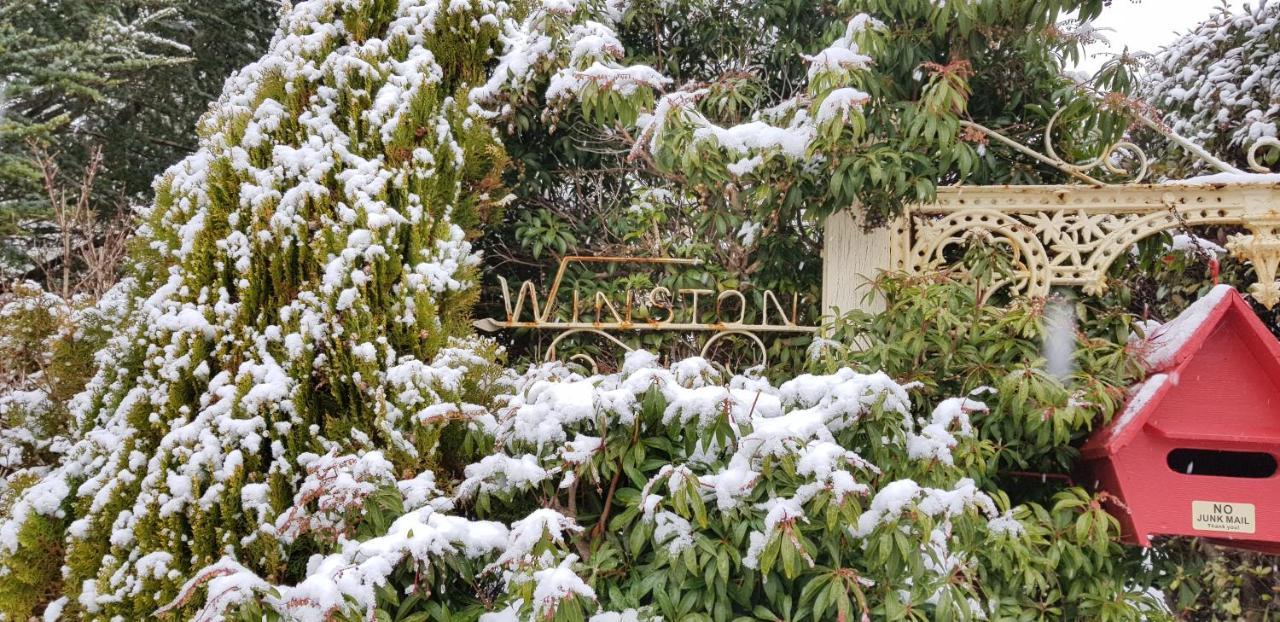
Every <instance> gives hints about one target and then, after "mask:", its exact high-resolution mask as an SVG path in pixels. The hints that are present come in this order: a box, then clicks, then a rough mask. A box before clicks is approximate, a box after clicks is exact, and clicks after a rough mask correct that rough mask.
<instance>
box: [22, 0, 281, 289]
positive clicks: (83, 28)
mask: <svg viewBox="0 0 1280 622" xmlns="http://www.w3.org/2000/svg"><path fill="white" fill-rule="evenodd" d="M279 8H280V6H279V3H278V2H274V1H273V0H48V1H42V2H7V3H5V4H4V6H3V7H0V74H2V75H4V76H5V80H4V81H5V85H4V90H5V101H6V105H5V107H4V110H3V111H0V181H2V182H3V183H2V184H0V235H3V236H4V241H3V244H2V245H0V254H2V255H0V260H3V265H5V266H6V270H5V271H6V273H9V274H12V273H14V272H16V273H18V274H25V273H27V272H28V271H30V270H31V267H32V266H31V258H30V257H28V256H27V253H29V252H30V253H32V254H33V255H35V256H44V257H46V258H47V257H48V254H49V253H50V251H49V250H48V249H46V248H44V245H45V244H47V241H45V240H44V239H43V238H44V237H45V236H48V235H50V231H49V230H50V229H51V228H52V227H53V225H52V223H50V222H48V217H49V214H50V211H51V210H52V207H51V206H50V205H49V202H48V199H47V197H46V196H45V191H44V189H43V188H42V183H43V181H42V179H41V171H40V170H39V169H38V167H37V166H36V163H35V162H34V161H33V155H32V153H31V149H30V147H29V141H37V143H38V144H39V145H41V146H42V147H43V148H44V149H46V150H48V151H49V152H51V153H52V154H54V156H55V160H56V162H57V164H58V165H59V166H60V167H61V168H62V169H63V170H64V171H79V170H82V169H83V168H84V167H85V165H86V163H87V162H88V161H89V160H90V158H91V155H90V154H91V152H92V149H93V148H94V147H101V148H102V150H103V156H104V163H103V166H102V167H101V170H99V171H97V173H98V175H97V178H96V180H97V183H96V184H95V188H94V197H93V201H92V205H91V207H92V208H93V209H94V210H95V211H97V212H98V213H99V214H101V217H103V218H111V219H119V218H124V217H125V216H124V212H125V211H124V210H121V209H120V208H121V206H122V205H123V204H125V203H142V202H145V201H146V200H147V198H148V195H149V193H150V190H151V182H152V180H153V178H154V177H155V176H156V175H157V174H158V173H160V172H162V171H163V170H164V169H165V168H166V167H168V166H169V165H170V164H172V163H173V162H175V161H177V160H179V159H180V158H182V157H183V156H185V155H187V154H189V153H190V152H192V151H194V150H195V148H196V144H195V142H194V141H193V140H192V139H191V136H192V130H193V129H194V127H195V123H196V121H197V119H198V118H199V117H200V116H201V115H203V114H204V113H205V112H206V111H207V110H208V105H209V103H210V102H211V101H213V100H215V99H217V94H218V87H219V86H220V85H221V84H222V82H223V80H224V79H225V78H226V77H227V76H228V75H229V74H231V72H232V71H233V70H235V69H239V68H240V67H242V66H244V65H245V64H247V63H248V62H249V61H251V60H252V59H254V58H255V57H257V56H258V55H259V54H260V53H261V51H262V50H263V49H264V48H265V47H266V44H267V41H268V39H269V37H270V35H271V32H272V30H273V28H274V25H275V21H276V19H275V18H276V13H277V11H278V10H279ZM32 246H34V247H35V248H34V249H32V248H31V247H32Z"/></svg>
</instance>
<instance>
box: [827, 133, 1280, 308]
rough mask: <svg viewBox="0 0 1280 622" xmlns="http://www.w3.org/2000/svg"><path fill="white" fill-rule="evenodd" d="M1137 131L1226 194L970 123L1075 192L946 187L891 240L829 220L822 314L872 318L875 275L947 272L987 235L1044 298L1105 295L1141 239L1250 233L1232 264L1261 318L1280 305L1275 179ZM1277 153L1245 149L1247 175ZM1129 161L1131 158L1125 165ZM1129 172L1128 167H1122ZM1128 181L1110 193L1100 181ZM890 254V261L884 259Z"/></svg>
mask: <svg viewBox="0 0 1280 622" xmlns="http://www.w3.org/2000/svg"><path fill="white" fill-rule="evenodd" d="M1132 112H1133V115H1134V117H1135V118H1136V119H1137V122H1139V123H1140V124H1142V125H1143V126H1145V127H1147V128H1149V129H1151V130H1153V131H1155V132H1157V133H1159V134H1160V135H1162V136H1164V137H1165V139H1167V140H1168V141H1169V142H1171V143H1173V144H1176V145H1178V146H1179V147H1180V148H1182V149H1185V150H1186V151H1187V152H1188V153H1190V154H1192V155H1193V156H1195V157H1196V158H1198V159H1199V160H1201V161H1202V162H1204V163H1205V165H1207V166H1208V167H1210V168H1211V169H1213V170H1216V171H1218V172H1220V173H1225V174H1226V176H1225V179H1227V180H1229V181H1230V182H1231V183H1210V182H1205V181H1200V182H1197V181H1196V180H1194V179H1193V180H1187V181H1185V182H1176V183H1166V184H1143V183H1138V182H1141V181H1142V180H1143V179H1145V178H1146V176H1147V174H1148V173H1149V172H1150V169H1151V163H1150V161H1149V160H1148V159H1147V155H1146V153H1144V152H1143V150H1142V149H1141V148H1140V147H1139V146H1138V145H1136V144H1134V143H1133V142H1130V141H1127V140H1121V141H1119V142H1117V143H1115V144H1112V145H1109V146H1107V147H1106V148H1104V149H1102V150H1101V152H1100V154H1099V155H1098V156H1097V157H1094V158H1091V159H1089V160H1087V161H1084V162H1067V161H1065V160H1063V159H1062V158H1061V157H1060V156H1059V155H1058V153H1057V151H1056V150H1055V149H1054V146H1053V143H1054V140H1053V138H1054V125H1055V124H1056V123H1057V121H1058V120H1059V116H1060V114H1061V111H1059V112H1058V113H1055V114H1054V115H1053V117H1051V118H1050V119H1049V122H1048V124H1046V126H1045V129H1044V140H1043V142H1044V150H1045V152H1044V153H1040V152H1037V151H1035V150H1033V149H1031V148H1030V147H1028V146H1027V145H1024V144H1022V143H1020V142H1018V141H1016V140H1013V139H1011V138H1009V137H1007V136H1004V135H1002V134H1000V133H999V132H997V131H995V130H992V129H990V128H988V127H985V126H982V125H979V124H977V123H973V122H970V121H961V125H962V126H963V127H965V128H966V129H967V130H971V131H976V132H980V133H981V134H983V135H985V136H986V137H987V138H989V139H990V140H992V141H994V142H995V143H997V144H1000V145H1003V146H1004V147H1006V148H1008V149H1011V150H1013V151H1015V152H1017V153H1020V154H1022V155H1024V156H1027V157H1030V158H1032V159H1034V160H1035V161H1037V162H1040V163H1041V164H1044V165H1047V166H1050V167H1053V168H1056V169H1058V170H1060V171H1062V172H1063V173H1065V174H1067V175H1068V176H1070V177H1071V178H1073V179H1075V180H1077V181H1079V182H1082V183H1081V184H1080V185H1062V186H976V187H967V186H953V187H945V188H939V189H938V198H937V201H936V202H935V203H933V204H930V205H917V206H913V207H910V208H909V209H908V210H907V211H906V212H905V213H904V214H903V215H902V216H901V217H900V218H898V219H897V221H896V222H894V223H893V225H892V226H891V227H890V228H889V229H887V230H881V231H864V230H863V228H862V226H861V224H859V223H857V222H855V220H854V217H853V216H851V215H850V214H843V213H842V214H836V215H835V216H832V217H831V218H830V219H829V220H828V221H827V227H826V247H825V249H824V253H823V255H824V257H823V259H824V267H823V296H822V297H823V311H824V313H831V312H833V311H837V310H838V311H845V310H849V309H853V308H864V309H865V308H870V309H871V310H875V308H876V306H877V303H876V301H874V300H870V301H868V300H867V299H866V297H865V296H864V292H863V291H859V288H858V285H859V284H860V283H864V282H865V281H866V280H868V279H870V278H872V277H874V276H875V275H876V273H877V272H879V271H882V270H901V271H907V272H920V271H926V270H931V269H935V268H938V267H940V266H942V265H943V264H945V263H947V259H948V257H951V256H954V253H951V252H950V251H951V250H952V249H953V248H955V247H957V246H961V245H964V244H967V243H968V239H969V238H970V237H971V236H974V235H984V236H986V237H989V238H990V239H991V240H993V241H994V242H995V243H997V244H1002V245H1005V246H1007V247H1009V249H1010V251H1011V252H1012V254H1013V256H1014V257H1015V259H1016V262H1017V264H1016V272H1015V274H1014V276H1013V279H1012V281H1011V282H1009V283H1006V284H1004V285H1006V286H1008V287H1012V288H1013V289H1014V290H1015V291H1016V292H1018V293H1021V294H1026V295H1031V296H1045V295H1047V294H1048V293H1049V291H1050V289H1051V288H1052V287H1055V286H1067V287H1079V288H1081V289H1083V290H1084V291H1085V292H1086V293H1093V294H1096V293H1101V292H1102V291H1103V290H1104V289H1105V288H1106V283H1107V281H1106V276H1107V272H1108V270H1109V269H1110V267H1111V265H1112V263H1114V262H1115V260H1116V259H1117V258H1118V257H1120V256H1121V255H1123V254H1124V253H1127V252H1129V250H1130V249H1131V248H1132V247H1133V245H1134V244H1136V243H1137V242H1138V241H1140V240H1142V239H1143V238H1146V237H1149V236H1151V235H1155V234H1157V233H1159V232H1161V231H1170V230H1177V229H1182V228H1185V227H1194V226H1204V225H1228V226H1239V227H1243V228H1244V229H1246V231H1247V232H1248V233H1245V234H1241V235H1237V236H1235V237H1233V238H1232V240H1231V241H1230V243H1229V244H1228V249H1229V250H1230V251H1231V253H1232V255H1233V256H1235V257H1238V258H1240V259H1243V260H1245V261H1249V262H1251V263H1252V264H1253V267H1254V272H1255V273H1256V274H1257V277H1258V282H1257V283H1255V284H1253V285H1252V287H1250V290H1249V292H1250V294H1251V295H1252V296H1253V297H1254V299H1255V300H1257V301H1258V302H1260V303H1262V304H1263V305H1265V306H1267V307H1268V308H1270V307H1272V306H1274V305H1276V304H1278V303H1280V284H1278V283H1277V282H1276V277H1277V272H1280V182H1276V178H1275V177H1274V176H1268V177H1258V176H1252V177H1251V176H1250V175H1249V174H1248V173H1246V172H1245V171H1242V170H1240V169H1238V168H1236V167H1234V166H1232V165H1230V164H1228V163H1227V162H1224V161H1223V160H1221V159H1219V158H1217V157H1215V156H1213V155H1212V154H1210V153H1209V152H1207V151H1205V149H1204V148H1203V147H1201V146H1199V145H1197V144H1195V143H1193V142H1191V141H1190V140H1187V139H1186V138H1184V137H1182V136H1179V135H1178V134H1177V133H1175V132H1173V131H1172V130H1170V129H1169V128H1167V127H1165V126H1164V125H1163V124H1161V123H1159V122H1157V121H1155V120H1153V119H1151V118H1150V117H1148V116H1146V115H1145V114H1143V113H1142V112H1141V111H1132ZM1275 148H1280V140H1277V139H1275V138H1262V139H1260V140H1257V141H1255V142H1254V143H1253V144H1252V145H1250V147H1249V151H1248V154H1247V161H1248V163H1249V168H1250V169H1251V170H1252V171H1254V172H1258V173H1267V172H1270V171H1269V170H1268V169H1267V168H1266V167H1265V166H1263V165H1262V163H1261V162H1260V161H1259V160H1258V153H1259V151H1260V150H1262V149H1275ZM1126 156H1127V157H1126ZM1126 160H1127V161H1128V162H1129V163H1130V167H1129V168H1124V167H1122V166H1121V164H1122V163H1123V162H1124V161H1126ZM1126 176H1127V177H1128V183H1124V184H1109V183H1107V182H1105V181H1103V179H1104V178H1107V179H1111V178H1119V177H1126ZM886 248H887V251H886V250H884V249H886Z"/></svg>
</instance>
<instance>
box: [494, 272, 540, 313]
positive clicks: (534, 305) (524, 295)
mask: <svg viewBox="0 0 1280 622" xmlns="http://www.w3.org/2000/svg"><path fill="white" fill-rule="evenodd" d="M498 284H499V285H501V286H502V304H503V306H505V307H506V311H507V321H508V322H519V321H520V316H521V315H522V314H523V312H524V301H525V300H526V299H527V300H528V301H529V309H530V310H531V311H533V319H531V320H530V322H532V323H535V324H541V323H543V322H546V321H547V317H548V316H549V315H551V307H552V305H551V300H550V298H548V299H547V307H546V308H545V309H541V308H540V305H539V304H538V290H537V289H535V288H534V286H533V281H525V282H523V283H521V284H520V291H519V292H518V293H517V294H516V304H515V307H512V306H511V290H510V288H508V287H507V280H506V279H504V278H502V277H498ZM550 295H554V292H550Z"/></svg>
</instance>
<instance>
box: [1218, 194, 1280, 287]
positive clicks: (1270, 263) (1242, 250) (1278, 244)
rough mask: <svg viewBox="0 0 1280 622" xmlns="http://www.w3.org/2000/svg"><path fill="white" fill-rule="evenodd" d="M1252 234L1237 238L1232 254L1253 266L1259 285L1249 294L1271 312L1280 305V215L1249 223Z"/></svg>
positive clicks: (1233, 239)
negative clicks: (1279, 277)
mask: <svg viewBox="0 0 1280 622" xmlns="http://www.w3.org/2000/svg"><path fill="white" fill-rule="evenodd" d="M1245 226H1246V227H1248V229H1249V233H1247V234H1240V235H1237V236H1234V237H1233V238H1232V239H1231V241H1230V242H1228V244H1227V248H1228V249H1229V250H1230V251H1231V254H1232V255H1233V256H1235V257H1238V258H1240V259H1244V260H1247V261H1249V262H1250V263H1252V264H1253V272H1254V274H1256V275H1257V277H1258V282H1256V283H1254V284H1253V285H1250V286H1249V295H1251V296H1253V298H1254V299H1255V300H1257V301H1258V302H1260V303H1262V306H1264V307H1266V308H1268V309H1270V308H1272V307H1274V306H1275V305H1276V303H1278V302H1280V284H1277V283H1276V271H1277V268H1280V216H1277V215H1268V217H1266V218H1260V219H1258V220H1252V221H1249V222H1247V223H1245Z"/></svg>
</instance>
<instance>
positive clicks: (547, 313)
mask: <svg viewBox="0 0 1280 622" xmlns="http://www.w3.org/2000/svg"><path fill="white" fill-rule="evenodd" d="M575 262H577V263H624V264H625V263H631V264H651V265H655V264H656V265H696V264H698V263H700V262H698V261H697V260H692V259H673V258H667V257H565V258H563V259H561V260H560V266H559V268H558V269H557V270H556V275H555V279H554V280H553V281H552V284H551V288H550V289H549V290H548V291H547V293H546V295H545V296H543V297H539V294H538V289H537V287H536V285H535V284H534V283H533V282H532V281H525V282H523V283H521V284H520V288H519V290H517V293H516V299H515V302H514V304H513V303H512V300H511V291H510V289H509V288H508V285H507V280H506V279H504V278H502V277H498V283H499V285H500V287H501V288H502V300H503V305H504V308H505V310H506V317H505V318H502V319H498V318H485V319H482V320H478V321H476V322H475V326H476V327H477V328H479V329H481V330H484V331H496V330H507V329H518V328H525V329H531V330H539V331H556V332H559V333H560V334H558V335H556V337H555V338H554V339H552V341H551V344H550V346H548V348H547V353H546V360H548V361H553V360H556V359H557V358H559V357H560V356H561V355H562V354H563V352H562V351H561V346H562V343H563V342H564V341H565V340H566V339H567V338H569V337H571V336H574V335H596V336H599V337H603V338H604V339H605V340H606V341H607V342H608V343H610V344H611V345H613V346H616V347H618V348H620V349H621V350H622V351H623V352H629V351H631V349H632V348H631V347H630V346H628V345H627V344H626V342H624V341H622V340H621V339H619V338H618V336H619V335H622V334H627V333H639V332H646V331H668V332H678V333H686V334H690V335H696V334H705V333H710V336H709V337H708V338H707V339H706V341H705V342H704V343H703V345H702V348H701V355H702V356H704V357H705V356H707V355H709V354H710V353H711V352H712V346H713V345H715V344H717V343H720V342H722V341H727V340H730V339H731V338H734V337H742V338H745V339H746V340H748V341H749V342H751V343H752V344H753V345H754V346H755V349H757V350H758V351H759V353H760V359H759V363H760V364H761V365H767V364H768V349H767V348H766V347H765V344H764V341H763V340H762V339H761V338H760V334H763V333H797V334H803V333H812V332H815V331H817V327H816V326H802V325H800V324H797V322H796V320H797V319H798V318H799V296H798V295H796V296H793V298H792V300H791V305H790V307H791V308H790V314H788V313H787V309H785V308H784V307H783V304H782V301H781V299H779V298H778V296H777V295H776V294H774V293H773V292H772V291H768V290H766V291H763V292H762V293H761V294H760V297H759V307H758V309H757V311H758V313H757V315H758V317H759V321H758V322H757V323H748V322H747V321H746V320H747V311H748V303H747V297H746V295H745V294H743V293H742V292H741V291H738V290H736V289H723V290H719V291H715V290H710V289H675V290H674V291H673V290H672V289H670V288H667V287H664V286H657V287H654V288H653V289H652V290H650V291H647V292H635V291H632V290H628V291H627V292H625V298H623V299H621V300H613V299H610V298H609V297H607V296H606V295H605V294H604V293H603V292H592V293H591V295H590V296H589V297H587V298H585V299H584V297H583V295H582V292H580V291H578V290H577V289H574V290H573V291H572V293H571V296H570V297H569V299H568V301H567V302H568V305H569V307H568V317H567V319H566V317H565V314H564V313H561V312H560V308H559V307H560V306H561V305H562V304H564V303H565V302H566V301H562V300H561V296H560V292H561V285H562V284H563V282H564V276H565V273H566V272H567V270H568V266H569V264H571V263H575ZM584 302H585V303H586V304H585V307H584ZM681 303H685V304H681ZM735 303H736V305H737V310H736V312H735V311H733V310H732V309H733V306H734V304H735ZM703 304H705V305H706V306H705V307H702V306H700V305H703ZM641 308H643V310H644V313H642V314H640V315H641V316H642V317H636V311H639V310H640V309H641ZM703 310H706V311H712V310H713V311H714V315H715V317H716V321H715V322H711V323H707V322H702V321H700V318H701V317H702V311H703ZM584 315H588V316H590V317H589V318H587V319H584V318H583V316H584ZM588 320H589V321H588ZM568 360H571V361H578V362H581V363H582V364H583V365H585V366H587V367H589V368H591V370H592V371H593V373H594V372H598V371H599V365H598V364H597V362H596V360H595V359H594V358H593V357H592V356H591V355H589V354H586V353H575V354H572V355H571V356H569V357H568Z"/></svg>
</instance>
